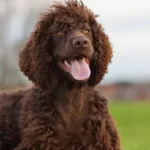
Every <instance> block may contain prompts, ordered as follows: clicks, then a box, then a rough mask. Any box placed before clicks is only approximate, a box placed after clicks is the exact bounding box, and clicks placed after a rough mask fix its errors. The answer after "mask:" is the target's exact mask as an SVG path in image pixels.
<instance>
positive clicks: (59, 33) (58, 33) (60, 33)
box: [55, 32, 64, 36]
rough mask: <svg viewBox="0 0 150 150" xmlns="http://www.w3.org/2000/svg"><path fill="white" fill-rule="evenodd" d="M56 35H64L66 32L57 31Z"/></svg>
mask: <svg viewBox="0 0 150 150" xmlns="http://www.w3.org/2000/svg"><path fill="white" fill-rule="evenodd" d="M55 35H56V36H63V35H64V32H57V33H56V34H55Z"/></svg>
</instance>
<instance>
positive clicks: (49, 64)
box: [19, 0, 112, 88]
mask: <svg viewBox="0 0 150 150" xmlns="http://www.w3.org/2000/svg"><path fill="white" fill-rule="evenodd" d="M95 18H96V16H95V15H94V14H93V13H92V12H91V11H90V10H89V9H88V8H87V7H86V6H84V4H83V3H82V2H81V1H80V2H78V1H76V0H71V1H68V2H64V3H56V4H54V5H53V6H51V7H50V10H49V11H48V12H47V13H45V14H43V16H42V17H41V19H40V21H39V22H38V23H37V25H36V27H35V31H34V32H33V33H32V35H31V36H30V38H29V40H28V41H27V43H26V44H25V47H24V49H23V50H22V51H21V52H20V55H19V65H20V69H21V71H23V72H24V74H25V75H26V76H28V78H29V79H30V80H31V81H33V82H34V83H35V84H36V85H38V86H41V87H43V88H44V87H45V88H47V87H49V86H50V85H51V84H56V83H58V82H66V81H67V82H83V83H85V82H87V83H88V84H89V85H90V86H94V85H96V84H98V83H99V82H100V81H101V80H102V78H103V76H104V74H105V73H106V72H107V67H108V64H109V62H110V61H111V57H112V49H111V45H110V42H109V39H108V36H107V35H106V34H105V33H104V31H103V28H102V27H101V25H100V24H99V23H98V22H97V21H96V19H95Z"/></svg>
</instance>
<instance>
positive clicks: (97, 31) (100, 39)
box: [89, 16, 112, 86]
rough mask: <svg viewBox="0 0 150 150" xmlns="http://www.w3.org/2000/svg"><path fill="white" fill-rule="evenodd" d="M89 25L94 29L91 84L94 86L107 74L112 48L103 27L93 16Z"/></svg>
mask: <svg viewBox="0 0 150 150" xmlns="http://www.w3.org/2000/svg"><path fill="white" fill-rule="evenodd" d="M89 23H90V26H91V29H92V36H93V46H94V50H95V54H94V56H93V60H92V63H91V72H92V73H91V78H90V80H89V84H90V85H91V86H94V85H96V84H98V83H99V82H100V81H101V80H102V78H103V76H104V74H105V73H107V68H108V64H109V63H110V62H111V57H112V47H111V44H110V41H109V38H108V36H107V35H106V34H105V33H104V29H103V28H102V26H101V25H100V24H99V23H98V22H97V21H96V19H95V17H94V16H91V17H90V19H89Z"/></svg>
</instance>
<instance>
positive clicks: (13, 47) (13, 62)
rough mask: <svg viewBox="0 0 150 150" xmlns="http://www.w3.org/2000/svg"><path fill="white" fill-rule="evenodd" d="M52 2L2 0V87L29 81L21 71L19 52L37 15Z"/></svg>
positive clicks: (0, 72) (0, 27)
mask: <svg viewBox="0 0 150 150" xmlns="http://www.w3.org/2000/svg"><path fill="white" fill-rule="evenodd" d="M50 2H51V1H49V0H45V1H40V0H34V2H31V1H29V0H21V1H19V0H1V1H0V89H4V88H12V87H16V86H22V85H25V84H28V83H29V82H28V81H27V80H26V78H25V77H24V76H23V75H22V73H21V72H20V71H19V68H18V59H17V58H18V52H19V51H20V49H21V47H23V43H24V42H25V40H26V39H27V37H28V36H29V34H30V32H31V31H32V29H33V26H34V24H35V22H36V21H37V18H38V17H37V16H38V15H39V14H40V12H41V11H43V9H44V8H46V7H47V6H48V5H49V4H50ZM35 3H36V5H35Z"/></svg>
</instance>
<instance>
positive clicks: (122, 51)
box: [0, 0, 150, 150]
mask: <svg viewBox="0 0 150 150" xmlns="http://www.w3.org/2000/svg"><path fill="white" fill-rule="evenodd" d="M83 2H84V3H85V4H86V5H87V6H88V7H89V8H90V9H92V10H93V11H94V13H96V14H99V17H98V18H97V20H98V22H100V23H101V24H102V25H103V27H104V28H105V32H106V33H107V34H108V35H109V37H110V40H111V43H112V45H113V54H114V56H113V60H112V64H110V66H109V73H108V74H107V75H106V76H105V78H104V79H103V81H102V83H101V84H100V85H98V86H97V90H98V91H99V92H100V93H101V94H102V95H104V96H105V97H107V98H108V99H109V100H110V105H109V106H110V110H111V112H112V113H113V115H114V117H115V119H116V121H117V124H118V127H119V131H120V134H121V138H122V143H123V149H124V150H138V149H139V150H149V149H150V142H149V141H150V129H149V126H150V104H149V101H150V1H148V0H132V1H131V0H124V1H123V0H113V1H110V0H83ZM52 3H53V1H52V0H32V1H31V0H0V90H2V89H10V88H15V87H18V86H26V85H30V84H31V83H30V82H29V81H28V79H27V78H26V77H25V76H24V75H23V74H22V73H21V72H20V71H19V68H18V52H19V51H20V50H21V48H22V47H23V45H24V42H25V41H26V39H27V38H28V36H29V35H30V33H31V32H32V30H33V28H34V25H35V23H36V22H37V20H38V18H39V15H40V13H41V12H43V11H45V9H47V8H48V6H49V5H51V4H52Z"/></svg>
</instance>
